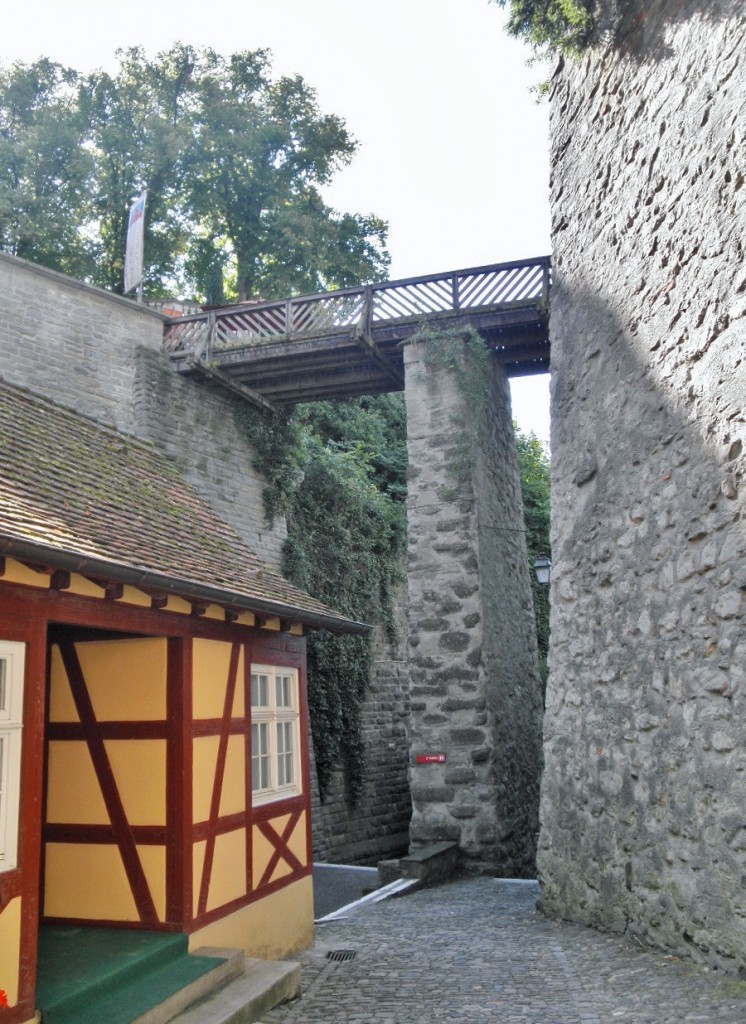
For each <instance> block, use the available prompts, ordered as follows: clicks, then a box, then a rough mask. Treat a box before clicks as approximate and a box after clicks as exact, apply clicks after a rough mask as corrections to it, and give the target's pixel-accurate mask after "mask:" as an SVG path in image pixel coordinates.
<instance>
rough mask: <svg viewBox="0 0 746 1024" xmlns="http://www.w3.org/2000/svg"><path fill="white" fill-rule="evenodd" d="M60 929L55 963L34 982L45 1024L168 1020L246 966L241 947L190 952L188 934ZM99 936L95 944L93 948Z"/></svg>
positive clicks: (125, 1023) (139, 1023) (162, 1022)
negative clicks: (45, 974) (44, 976)
mask: <svg viewBox="0 0 746 1024" xmlns="http://www.w3.org/2000/svg"><path fill="white" fill-rule="evenodd" d="M66 933H67V934H66ZM58 934H60V939H59V940H57V939H55V941H56V943H57V951H58V956H57V961H56V963H54V964H52V965H50V966H49V968H48V971H47V977H46V978H43V980H42V984H41V986H37V1000H38V1004H39V1006H40V1008H41V1010H42V1012H43V1017H44V1021H45V1024H102V1022H103V1021H105V1022H106V1024H166V1022H168V1021H170V1020H171V1019H172V1018H173V1017H174V1016H176V1014H178V1013H179V1012H181V1010H183V1009H184V1007H186V1006H189V1005H190V1004H191V1003H193V1002H195V1001H196V1000H198V999H202V998H203V997H204V996H205V995H206V994H207V993H208V992H210V991H213V990H214V989H216V988H217V987H219V986H221V985H224V984H225V983H226V982H227V981H229V980H230V979H231V978H232V977H236V976H237V975H238V974H239V973H240V972H241V971H242V970H243V951H241V950H224V949H210V950H200V951H199V954H195V955H191V954H189V953H188V952H187V938H186V936H183V935H172V936H169V935H163V934H155V933H134V932H131V933H129V934H122V933H119V934H115V933H114V934H112V933H111V932H110V931H105V930H90V931H89V932H88V933H87V934H86V933H82V932H81V930H80V929H66V930H64V931H63V930H61V929H58ZM68 935H69V938H68ZM81 936H82V937H81ZM66 939H67V942H65V940H66ZM96 941H98V948H88V946H90V943H91V942H94V943H95V942H96ZM60 943H61V944H62V947H63V948H62V949H61V950H60V948H59V947H60ZM49 945H50V943H49V941H47V943H46V948H45V953H46V955H47V960H48V961H49V960H50V959H51V957H50V955H49ZM76 960H77V966H76V963H75V961H76ZM66 965H67V970H66V969H65V968H66ZM42 973H44V972H42Z"/></svg>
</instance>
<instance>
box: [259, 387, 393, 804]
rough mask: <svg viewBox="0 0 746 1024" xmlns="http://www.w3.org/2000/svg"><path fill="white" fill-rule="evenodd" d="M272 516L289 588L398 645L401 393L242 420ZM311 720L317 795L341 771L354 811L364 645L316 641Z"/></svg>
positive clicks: (360, 775) (311, 649)
mask: <svg viewBox="0 0 746 1024" xmlns="http://www.w3.org/2000/svg"><path fill="white" fill-rule="evenodd" d="M244 416H245V420H244V429H245V430H246V431H247V433H248V436H249V438H250V440H251V442H252V445H253V446H254V449H255V452H256V457H255V466H256V468H257V469H259V470H260V471H261V472H262V473H263V475H264V476H265V477H266V479H267V482H268V486H267V488H266V490H265V504H266V508H267V514H268V516H276V515H278V514H284V515H285V516H286V517H287V524H288V538H287V542H286V544H285V549H284V561H283V571H284V573H285V575H286V576H287V577H288V579H290V580H292V581H293V582H294V583H296V584H297V585H298V586H300V587H303V588H304V589H305V590H307V591H308V592H309V593H311V594H313V595H314V597H317V598H319V599H320V600H322V601H324V602H326V603H327V604H329V605H330V606H331V607H333V608H335V609H336V610H338V611H340V612H342V613H344V614H345V615H347V616H349V617H350V618H352V619H355V620H358V621H363V622H369V623H373V624H379V625H381V626H383V628H384V630H385V631H386V633H387V635H388V637H389V638H390V639H394V637H395V633H396V623H395V617H394V600H395V594H396V589H397V586H398V583H399V581H400V580H401V577H402V571H403V564H404V551H405V547H406V517H405V512H404V504H403V499H404V497H405V495H406V417H405V411H404V402H403V399H402V396H401V395H381V396H378V397H374V398H361V399H356V400H353V401H349V402H339V403H334V402H320V403H313V404H309V405H303V406H298V407H297V408H296V409H295V410H294V411H293V412H291V413H287V412H286V413H282V412H278V413H273V414H266V413H259V412H252V411H249V412H247V413H245V414H244ZM307 650H308V678H309V711H310V718H311V730H312V734H313V741H314V750H315V755H316V771H317V775H318V782H319V792H320V794H321V798H322V800H323V799H324V798H325V796H326V794H327V792H328V788H329V783H330V781H331V778H332V775H333V772H334V770H335V768H336V766H337V765H338V764H339V763H342V764H343V765H344V767H345V779H346V783H347V788H348V793H349V797H350V800H351V802H353V803H354V802H355V801H356V800H357V799H358V797H359V796H360V794H361V792H362V788H363V784H364V780H365V745H364V741H363V733H362V706H363V703H364V701H365V695H366V692H367V687H368V680H369V677H370V663H371V653H370V643H369V641H368V639H367V638H365V637H351V636H339V637H335V636H331V635H329V634H326V633H321V632H319V633H312V634H311V635H310V636H309V638H308V646H307Z"/></svg>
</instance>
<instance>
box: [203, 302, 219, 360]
mask: <svg viewBox="0 0 746 1024" xmlns="http://www.w3.org/2000/svg"><path fill="white" fill-rule="evenodd" d="M217 329H218V318H217V316H216V315H215V310H214V309H211V310H209V311H208V313H207V351H206V353H205V355H206V358H207V359H208V360H210V359H212V353H213V349H214V347H215V333H216V331H217Z"/></svg>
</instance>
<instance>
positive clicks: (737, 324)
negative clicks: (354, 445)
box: [539, 0, 746, 973]
mask: <svg viewBox="0 0 746 1024" xmlns="http://www.w3.org/2000/svg"><path fill="white" fill-rule="evenodd" d="M633 6H635V8H636V10H635V12H633V13H635V14H636V17H634V18H631V19H630V22H629V26H630V27H629V31H628V33H627V34H626V36H625V38H624V43H623V46H621V47H620V48H616V49H613V48H612V49H608V50H606V51H603V52H598V53H595V54H593V55H591V56H590V57H589V58H588V59H586V60H585V61H584V62H583V63H582V64H580V65H578V66H567V67H565V68H563V69H560V70H559V72H558V73H557V75H556V76H555V79H554V82H553V86H552V95H551V109H552V146H553V180H552V205H553V233H554V287H553V295H552V323H551V330H552V423H553V426H552V503H553V511H552V531H553V541H552V551H553V557H554V570H553V577H552V622H551V627H552V632H551V651H550V677H549V685H548V691H547V712H546V723H545V738H546V739H545V758H546V771H545V775H544V782H543V790H542V804H541V819H542V832H541V843H540V851H539V870H540V875H541V880H542V885H543V897H542V900H543V906H544V908H545V909H546V910H548V911H550V912H552V913H554V914H558V915H561V916H563V917H568V918H572V919H574V920H578V921H582V922H586V923H590V924H593V925H597V926H600V927H603V928H606V929H611V930H614V931H618V932H624V931H626V932H627V933H628V934H630V935H632V936H634V937H637V938H640V939H642V940H644V941H646V942H650V943H653V944H655V945H657V946H660V947H663V948H665V949H668V950H671V951H673V952H674V953H677V954H679V955H684V956H691V957H694V958H696V959H698V960H699V961H701V962H704V963H707V964H710V965H712V966H717V967H720V968H724V969H726V970H729V971H733V972H736V971H740V972H741V973H743V972H744V971H746V928H745V927H744V921H745V920H746V889H745V888H744V877H745V872H744V867H745V866H746V860H745V857H746V818H744V807H745V806H746V770H745V769H746V746H745V744H744V740H745V738H746V737H745V732H744V710H745V708H744V700H745V698H746V631H745V630H744V610H745V604H746V594H745V591H746V527H745V526H744V523H745V522H746V515H745V513H746V419H745V410H746V359H745V358H744V353H745V352H746V269H745V266H744V241H745V240H746V187H745V183H744V173H745V166H746V140H745V137H744V120H743V98H744V96H745V95H746V48H744V39H745V38H746V12H744V7H743V4H742V2H741V0H738V2H722V0H721V2H718V0H707V2H704V0H702V2H701V3H700V2H695V0H670V2H667V0H658V2H654V3H645V4H637V5H633Z"/></svg>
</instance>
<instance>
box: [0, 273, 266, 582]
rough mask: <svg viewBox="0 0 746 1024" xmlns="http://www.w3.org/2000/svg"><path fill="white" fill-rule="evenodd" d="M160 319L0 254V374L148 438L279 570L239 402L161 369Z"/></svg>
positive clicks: (116, 298)
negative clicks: (243, 428) (243, 427)
mask: <svg viewBox="0 0 746 1024" xmlns="http://www.w3.org/2000/svg"><path fill="white" fill-rule="evenodd" d="M163 322H164V317H163V316H161V315H160V314H157V313H154V312H152V311H151V310H149V309H147V308H143V307H142V306H138V305H137V304H136V303H134V302H132V301H131V300H129V299H123V298H121V297H119V296H117V295H112V294H111V293H109V292H105V291H102V290H101V289H99V288H91V287H89V286H88V285H85V284H81V283H80V282H78V281H74V280H72V279H71V278H69V277H65V276H64V275H63V274H58V273H56V272H55V271H51V270H47V269H45V268H43V267H38V266H35V265H34V264H32V263H28V262H27V261H25V260H20V259H16V258H15V257H13V256H8V255H5V254H3V253H0V376H2V377H3V378H4V379H5V380H7V381H8V382H9V383H12V384H18V385H20V386H22V387H27V388H29V389H31V390H32V391H35V392H36V393H38V394H41V395H46V396H47V397H48V398H51V399H53V400H54V401H56V402H59V403H60V404H61V405H65V406H68V407H69V408H73V409H76V410H77V411H78V412H81V413H84V414H85V415H87V416H90V417H92V418H94V419H97V420H99V421H100V422H102V423H106V424H110V425H112V426H115V427H116V428H117V429H119V430H122V431H125V432H127V433H131V434H136V435H137V436H139V437H142V438H144V439H145V440H149V441H153V442H154V443H155V444H156V445H157V446H158V447H159V448H160V449H161V451H163V452H164V453H165V454H166V455H168V456H169V457H170V458H172V459H173V461H174V462H175V463H176V465H177V466H178V468H179V470H180V471H181V472H182V474H183V475H184V476H185V477H186V479H187V480H189V482H190V483H191V484H192V486H193V487H194V488H195V489H196V490H197V491H199V492H200V493H201V494H202V496H203V497H204V498H206V499H207V500H208V501H209V502H210V503H211V504H212V506H213V507H214V508H215V510H216V511H217V513H218V515H220V516H221V517H222V518H223V519H225V520H226V521H227V522H229V523H230V524H231V525H232V526H233V528H234V529H235V530H236V531H237V532H238V533H239V534H240V536H241V537H242V538H243V539H244V541H245V542H246V544H247V545H248V546H249V547H250V548H251V549H252V550H253V551H255V552H256V553H257V554H258V555H259V556H260V557H262V558H264V559H265V560H266V561H267V562H269V563H270V564H271V565H273V566H275V567H279V565H280V556H281V548H282V543H283V541H284V538H285V524H284V521H282V522H278V523H276V524H275V525H274V526H273V527H269V526H268V525H267V523H266V521H265V517H264V508H263V504H262V491H263V485H262V481H261V479H260V478H259V476H258V474H257V473H256V471H255V470H254V468H253V466H252V464H251V463H252V457H253V452H252V449H251V447H250V445H249V444H248V442H247V441H246V439H245V436H244V434H243V433H242V428H241V420H242V416H243V414H244V406H243V403H242V401H241V399H239V398H236V397H235V396H233V395H231V394H229V393H228V392H221V393H217V391H216V390H215V388H214V387H213V386H212V385H209V384H205V383H204V382H202V381H198V380H192V379H185V378H183V377H181V376H180V375H178V374H176V373H175V372H173V371H172V370H171V369H170V367H169V366H168V364H167V359H166V357H165V356H163V355H162V354H161V345H162V337H163Z"/></svg>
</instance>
